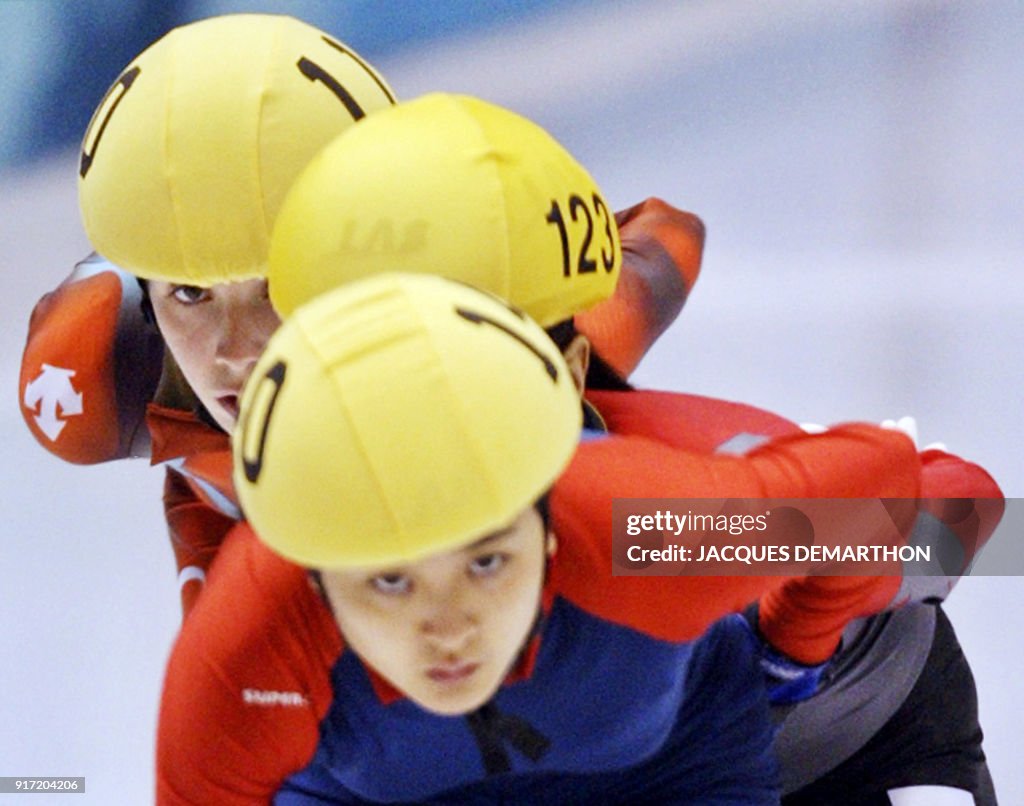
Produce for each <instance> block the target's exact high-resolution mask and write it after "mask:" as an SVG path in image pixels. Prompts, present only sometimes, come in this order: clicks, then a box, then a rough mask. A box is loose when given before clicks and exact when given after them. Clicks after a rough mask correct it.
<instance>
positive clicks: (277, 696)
mask: <svg viewBox="0 0 1024 806" xmlns="http://www.w3.org/2000/svg"><path fill="white" fill-rule="evenodd" d="M242 701H243V702H244V703H245V704H246V705H265V706H275V705H283V706H286V707H289V708H295V707H299V706H303V705H308V700H306V698H305V697H304V696H302V694H300V693H299V692H297V691H267V690H266V689H261V688H243V689H242Z"/></svg>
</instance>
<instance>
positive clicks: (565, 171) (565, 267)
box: [269, 93, 622, 327]
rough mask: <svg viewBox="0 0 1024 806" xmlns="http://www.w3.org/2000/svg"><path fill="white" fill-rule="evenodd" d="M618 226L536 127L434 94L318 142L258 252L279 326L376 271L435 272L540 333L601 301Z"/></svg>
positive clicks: (584, 178)
mask: <svg viewBox="0 0 1024 806" xmlns="http://www.w3.org/2000/svg"><path fill="white" fill-rule="evenodd" d="M621 261H622V249H621V246H620V244H619V235H618V228H617V227H616V224H615V218H614V216H613V214H612V211H611V209H610V208H609V207H608V204H607V203H606V201H605V199H604V196H603V195H602V194H601V191H600V189H599V188H598V186H597V184H596V183H595V182H594V180H593V179H592V178H591V176H590V174H589V173H587V171H586V170H585V169H584V168H583V166H582V165H580V164H579V163H578V162H577V161H576V160H575V159H574V158H573V157H572V155H570V154H569V153H568V152H567V151H566V150H565V149H564V148H563V147H562V146H561V145H560V144H559V143H558V142H557V141H556V140H555V139H554V138H553V137H551V136H550V135H549V134H548V133H547V132H546V131H544V130H543V129H542V128H541V127H540V126H538V125H536V124H535V123H533V122H531V121H529V120H527V119H526V118H523V117H522V116H520V115H517V114H516V113H514V112H511V111H509V110H507V109H504V108H502V107H499V106H495V105H494V104H490V103H487V102H485V101H481V100H479V99H476V98H471V97H468V96H462V95H451V94H445V93H433V94H430V95H425V96H422V97H420V98H417V99H415V100H413V101H409V102H406V103H401V104H398V105H397V106H395V107H392V108H391V109H387V110H384V111H382V112H381V113H378V114H375V115H372V116H371V117H369V118H367V119H366V120H364V121H362V122H361V123H360V124H359V125H358V126H354V127H352V128H350V129H348V130H347V131H345V132H344V133H343V134H341V135H340V136H338V137H337V138H336V139H335V140H334V141H333V142H331V143H330V144H329V145H328V146H327V147H326V148H325V149H324V150H323V151H322V152H321V153H320V154H319V155H317V157H315V158H314V159H313V161H312V162H311V163H310V164H309V165H308V166H307V167H306V168H305V169H304V170H303V172H302V173H301V175H300V176H299V178H298V180H296V182H295V184H294V185H293V186H292V189H291V190H290V191H289V192H288V195H287V197H286V199H285V202H284V205H283V206H282V208H281V213H280V215H279V216H278V219H277V222H276V224H275V227H274V233H273V237H272V240H271V247H270V274H269V286H270V296H271V300H272V302H273V303H274V307H275V308H277V310H278V311H279V313H281V315H282V316H286V315H288V313H289V312H291V311H292V310H294V309H295V308H296V307H297V306H299V305H301V304H302V303H304V302H305V301H307V300H309V299H311V298H312V297H314V296H316V295H317V294H319V293H322V292H323V291H326V290H327V289H329V288H333V287H335V286H338V285H341V284H343V283H346V282H349V281H351V280H355V279H358V278H360V277H366V276H369V275H373V274H378V273H380V272H387V271H399V272H415V273H426V274H439V275H442V276H445V277H450V278H453V279H457V280H460V281H462V282H465V283H469V284H470V285H473V286H476V287H478V288H482V289H484V290H486V291H489V292H491V293H493V294H496V295H497V296H499V297H501V298H502V299H505V300H508V301H509V302H510V303H512V304H513V305H516V306H518V307H519V308H522V309H523V310H524V311H526V313H528V314H529V315H530V316H531V317H533V318H534V319H535V320H536V321H537V322H538V323H539V324H540V325H541V326H542V327H549V326H551V325H553V324H555V323H556V322H559V321H562V320H564V319H568V318H569V317H570V316H572V315H573V314H575V313H577V312H579V311H581V310H584V309H586V308H588V307H590V306H591V305H594V304H595V303H597V302H599V301H601V300H603V299H605V298H607V297H609V296H610V295H611V294H612V292H613V291H614V289H615V283H616V281H617V280H618V276H619V269H620V266H621Z"/></svg>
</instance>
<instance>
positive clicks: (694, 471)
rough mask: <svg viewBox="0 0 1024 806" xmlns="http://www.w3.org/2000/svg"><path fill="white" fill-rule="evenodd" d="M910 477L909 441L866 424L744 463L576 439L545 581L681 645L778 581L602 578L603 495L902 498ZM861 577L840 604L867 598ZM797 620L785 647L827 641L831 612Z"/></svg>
mask: <svg viewBox="0 0 1024 806" xmlns="http://www.w3.org/2000/svg"><path fill="white" fill-rule="evenodd" d="M919 481H920V463H919V460H918V456H917V453H916V451H915V450H914V447H913V443H912V442H911V441H910V440H909V439H908V438H906V437H905V436H904V435H902V434H899V433H896V432H892V431H885V430H883V429H880V428H875V427H873V426H868V425H846V426H840V427H836V428H833V429H831V430H829V431H827V432H826V433H824V434H820V435H814V436H811V435H805V434H800V435H793V436H791V437H782V438H779V439H776V440H774V441H772V442H770V443H768V444H767V445H765V446H764V447H762V448H759V449H757V450H755V451H753V452H752V453H750V454H748V455H746V456H725V455H717V456H704V455H697V454H692V453H688V452H685V451H680V450H677V449H673V448H671V447H668V446H665V445H662V444H658V443H654V442H651V441H649V440H645V439H640V438H636V437H615V436H612V437H609V438H607V439H601V440H596V441H593V442H588V443H585V444H583V445H581V446H580V448H579V450H578V451H577V454H576V456H575V457H574V458H573V461H572V462H571V463H570V466H569V468H568V470H567V471H566V473H565V474H564V475H563V476H562V477H561V478H560V479H559V481H558V482H557V483H556V485H555V489H554V492H553V494H552V519H553V526H554V529H555V533H556V535H557V536H558V538H559V546H560V548H559V563H558V566H557V569H556V571H557V575H556V576H554V577H553V578H554V580H555V581H556V587H557V590H558V591H559V592H560V593H561V594H562V595H564V596H565V597H566V598H568V599H569V600H570V601H572V602H574V603H576V604H577V605H578V606H580V607H583V608H584V609H586V610H588V611H590V612H592V613H594V614H595V615H598V616H601V617H604V618H608V619H609V620H612V621H616V622H618V623H622V624H626V625H629V626H632V627H634V628H637V629H641V630H643V631H645V632H647V633H649V634H651V635H653V636H655V637H659V638H663V639H665V640H673V641H680V640H690V639H693V638H695V637H697V636H698V635H700V634H701V633H702V632H703V631H704V630H705V629H706V628H707V626H708V625H709V624H711V623H712V622H713V621H715V620H716V619H718V618H720V617H721V616H723V615H725V614H726V613H729V612H735V611H738V610H741V609H742V608H743V607H744V606H746V605H747V604H749V603H750V602H752V601H754V600H756V599H757V598H758V597H759V596H761V595H762V594H763V593H765V592H766V591H769V590H773V589H777V588H781V587H782V585H783V584H784V583H785V582H786V580H787V578H786V577H782V576H770V577H769V576H763V577H755V576H733V577H699V576H685V577H683V576H673V577H628V576H620V577H612V571H611V557H612V551H613V529H612V500H613V499H614V498H814V497H822V498H914V497H916V495H917V493H918V489H919ZM861 579H862V580H866V581H865V582H863V583H862V584H863V585H864V586H865V588H867V589H868V591H867V592H865V591H860V592H856V593H855V594H854V595H852V599H851V603H850V606H851V607H852V606H853V605H854V604H855V603H856V604H857V605H858V606H859V604H860V603H861V602H863V601H865V600H866V599H870V598H871V597H872V596H873V595H874V594H873V592H872V591H873V585H874V584H876V583H873V582H871V580H873V579H876V578H873V577H862V578H861ZM799 616H800V617H799V618H797V619H796V621H795V622H794V623H793V624H791V625H789V629H790V631H791V632H792V633H793V634H794V636H795V640H800V639H801V638H802V637H805V636H812V637H814V638H815V639H817V640H820V639H821V636H822V634H823V633H828V634H830V635H834V637H835V640H836V641H838V637H839V633H840V632H841V629H842V627H841V626H838V627H837V625H836V624H835V620H834V614H833V613H832V612H828V613H824V614H820V613H818V612H817V611H816V610H815V609H814V608H813V607H810V608H803V609H801V610H800V613H799ZM851 617H852V616H851ZM833 647H834V644H833ZM830 651H831V650H830Z"/></svg>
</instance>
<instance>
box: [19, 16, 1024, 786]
mask: <svg viewBox="0 0 1024 806" xmlns="http://www.w3.org/2000/svg"><path fill="white" fill-rule="evenodd" d="M270 5H271V4H261V5H260V6H259V7H260V8H268V7H270ZM760 5H761V4H757V3H753V2H751V3H745V2H736V3H719V4H714V3H698V2H694V3H682V4H680V3H656V2H637V3H632V4H622V6H621V7H620V6H619V5H615V6H614V7H613V6H609V5H601V6H599V7H595V9H594V10H593V11H590V10H584V9H582V8H577V9H576V10H575V11H572V12H569V13H553V14H551V15H548V16H542V17H541V18H539V19H537V18H531V19H529V20H524V21H523V22H522V23H516V24H511V25H510V26H508V27H506V28H503V29H501V30H496V31H494V32H493V33H491V34H485V35H475V36H474V37H472V38H466V39H462V40H454V41H448V42H444V43H439V44H435V45H433V46H431V47H430V48H428V49H424V50H420V51H416V52H409V53H405V54H402V55H400V56H396V57H389V58H388V59H386V60H375V61H377V65H378V67H380V69H381V70H382V72H383V73H384V74H385V75H387V76H388V78H389V79H390V81H391V83H392V85H393V87H394V88H395V90H396V91H397V92H398V93H399V95H400V96H401V97H412V96H414V95H417V94H419V93H421V92H425V91H428V90H432V89H444V90H452V91H465V92H470V93H474V94H478V95H481V96H483V97H485V98H488V99H490V100H493V101H496V102H498V103H503V104H506V105H509V106H511V107H512V108H514V109H517V110H518V111H520V112H523V113H524V114H527V115H529V116H531V117H533V118H534V119H536V120H537V121H538V122H540V123H541V124H542V125H544V126H546V127H547V128H549V129H550V130H551V131H552V132H553V133H555V135H556V136H557V137H558V138H559V139H561V140H562V142H563V143H564V144H565V145H566V146H568V147H569V148H570V150H572V151H574V152H575V153H576V154H577V155H578V156H579V157H580V158H581V159H582V160H583V162H584V163H585V164H586V165H587V166H588V167H589V168H590V169H591V171H592V173H593V174H594V176H595V178H596V179H597V180H598V182H599V183H600V184H601V185H602V186H603V187H604V189H605V192H606V195H607V196H608V198H609V200H610V201H611V202H612V203H613V205H614V206H615V207H617V208H621V207H625V206H628V205H630V204H632V203H634V202H636V201H639V200H640V199H642V198H643V197H645V196H649V195H658V196H661V197H663V198H665V199H666V200H668V201H669V202H671V203H673V204H675V205H677V206H679V207H683V208H685V209H689V210H693V211H694V212H697V213H698V214H700V215H701V216H702V217H703V218H704V220H705V222H706V224H707V225H708V230H709V239H708V246H707V249H706V252H705V261H704V268H703V272H702V275H701V278H700V281H699V282H698V285H697V287H696V291H695V292H694V294H693V296H692V297H691V299H690V301H689V303H688V305H687V307H686V309H685V310H684V312H683V314H682V315H681V317H680V319H679V321H678V322H677V324H676V325H675V326H673V328H672V329H671V330H670V331H669V332H668V333H667V334H666V335H665V336H664V337H663V338H662V340H661V341H660V343H659V344H658V345H657V347H656V348H655V349H654V350H653V351H652V353H651V354H650V355H649V356H648V358H647V359H646V361H645V363H644V364H643V365H642V367H641V369H640V371H639V372H638V375H637V376H636V380H637V381H638V382H639V383H640V384H641V385H644V386H651V387H658V388H666V389H679V390H685V391H692V392H697V393H702V394H710V395H714V396H718V397H723V398H729V399H733V400H741V401H745V402H750V403H755V404H758V405H760V406H763V407H765V408H768V409H771V410H774V411H777V412H779V413H781V414H784V415H786V416H789V417H791V418H793V419H795V420H799V421H813V422H820V423H830V422H839V421H843V420H850V419H863V420H868V421H878V420H882V419H885V418H892V417H899V416H902V415H904V414H912V415H914V416H915V417H916V418H917V421H918V425H919V428H920V433H921V437H922V439H923V440H924V441H925V442H929V441H933V440H941V441H943V442H945V443H946V444H947V445H948V446H949V448H950V450H951V451H953V452H955V453H959V454H961V455H963V456H965V457H967V458H971V459H973V460H975V461H977V462H979V463H980V464H982V465H983V466H985V467H986V468H987V469H989V470H990V472H992V474H993V475H994V476H995V477H996V479H997V480H998V481H999V482H1000V484H1001V485H1002V487H1003V489H1004V491H1005V493H1006V494H1007V496H1009V497H1021V496H1022V495H1024V460H1022V459H1021V445H1022V444H1024V425H1022V419H1024V417H1022V403H1021V401H1022V399H1024V370H1022V358H1024V317H1022V315H1021V311H1022V309H1024V279H1021V266H1022V262H1024V261H1022V257H1024V228H1022V227H1021V221H1022V220H1024V209H1022V198H1021V193H1020V179H1021V176H1022V175H1024V170H1022V169H1024V165H1022V160H1021V151H1020V148H1019V146H1018V145H1017V144H1019V143H1020V142H1021V139H1022V135H1024V119H1022V118H1024V104H1022V103H1021V100H1022V99H1021V88H1022V87H1024V56H1022V55H1021V51H1020V48H1019V42H1020V41H1021V39H1022V38H1024V18H1022V15H1021V13H1020V12H1019V11H1016V10H1015V6H1014V4H1011V3H991V4H986V5H985V8H984V10H966V9H963V8H959V7H958V6H956V5H953V4H945V3H924V2H910V1H909V0H904V1H903V2H896V3H888V4H882V3H864V4H858V11H856V12H850V11H846V10H845V9H846V4H839V3H831V2H824V3H818V4H798V3H780V4H778V5H775V7H774V10H773V13H772V14H771V15H768V14H767V13H766V12H765V11H764V10H763V9H761V7H760ZM773 5H774V4H773ZM812 7H813V9H814V10H811V8H812ZM353 43H354V44H355V45H356V46H358V39H357V38H353ZM364 55H365V56H367V57H368V58H370V59H371V60H374V54H373V53H364ZM470 65H471V66H472V69H469V67H470ZM75 168H76V154H74V153H66V154H62V155H60V156H58V157H55V158H54V159H52V160H50V161H48V162H46V163H44V164H41V165H39V166H38V167H36V168H35V169H33V170H32V171H31V172H9V173H7V174H4V175H2V176H0V181H2V197H0V232H2V236H3V237H2V240H0V244H2V251H0V261H2V265H0V283H2V286H0V288H2V294H0V316H2V318H0V322H2V323H3V324H2V327H0V373H2V376H0V377H2V383H3V385H4V386H5V387H6V388H7V389H8V395H9V397H8V401H9V405H8V406H6V407H3V408H0V429H2V444H3V446H4V448H3V450H4V454H3V455H4V462H3V464H2V467H3V470H2V471H0V472H2V474H3V476H2V479H0V511H2V512H3V515H4V525H3V527H0V529H2V534H0V537H2V539H0V569H2V581H0V591H2V593H0V625H2V633H0V634H2V636H3V639H4V646H5V654H6V655H7V660H6V662H5V663H4V664H2V665H0V718H2V721H3V723H4V728H3V730H2V732H0V775H52V776H57V775H74V776H83V775H84V776H85V777H86V779H87V792H86V795H85V796H84V798H78V799H74V800H72V801H70V802H73V803H83V802H84V803H95V804H111V803H126V804H136V803H139V804H141V803H146V802H149V801H150V800H151V793H152V786H153V784H152V758H153V736H154V721H155V716H156V707H157V701H158V694H159V685H160V677H161V673H162V668H163V664H164V661H165V659H166V656H167V652H168V650H169V647H170V643H171V641H172V638H173V635H174V632H175V630H176V628H177V623H178V601H177V591H176V586H175V579H174V573H173V567H174V566H173V558H172V556H171V551H170V548H169V546H168V544H167V540H166V537H165V531H164V527H163V525H162V517H161V510H160V502H159V498H160V488H161V481H162V478H161V473H160V472H159V471H157V470H154V469H151V468H149V467H148V466H147V465H146V464H145V463H144V462H139V461H135V462H120V463H114V464H111V465H107V466H99V467H75V466H71V465H66V464H63V463H61V462H59V461H58V460H56V459H53V458H52V457H51V456H50V455H49V454H47V453H46V452H45V451H43V450H42V449H41V448H40V447H39V446H38V445H37V444H36V443H35V442H34V441H33V440H32V438H31V437H30V436H29V434H28V432H27V429H26V428H25V427H24V425H23V424H22V421H21V417H20V415H19V413H18V412H17V411H16V409H15V405H14V404H15V400H14V396H15V389H16V377H17V369H18V365H19V358H20V352H21V348H22V346H23V343H24V336H25V331H26V327H27V322H28V315H29V312H30V310H31V307H32V305H33V304H34V302H35V300H36V299H38V297H39V296H40V295H41V294H42V293H44V292H45V291H47V290H48V289H50V288H52V287H53V286H54V285H56V284H57V283H58V282H59V281H60V280H61V279H62V278H63V277H64V276H65V274H66V273H67V272H68V271H69V270H70V268H71V266H72V264H73V263H74V262H75V261H76V260H77V259H79V258H80V257H82V256H83V255H84V254H85V253H86V252H87V251H88V248H87V245H86V242H85V238H84V235H83V233H82V231H81V226H80V224H79V221H78V214H77V207H76V200H75V176H76V174H75ZM1022 537H1024V536H1021V535H1011V534H1003V535H1001V536H1000V539H1002V540H1020V539H1021V538H1022ZM1022 593H1024V584H1022V580H1021V578H1020V577H983V578H968V579H965V580H964V581H962V582H961V584H960V586H959V587H958V588H957V590H956V591H954V593H953V595H952V597H951V599H950V601H949V603H948V610H949V613H950V615H951V618H952V620H953V622H954V625H955V626H956V628H957V631H958V634H959V636H960V638H961V641H962V643H963V645H964V647H965V651H966V653H967V655H968V658H969V659H970V660H971V663H972V666H973V668H974V671H975V675H976V678H977V681H978V688H979V695H980V700H981V715H982V724H983V726H984V728H985V731H986V735H987V739H986V745H985V746H986V750H987V752H988V754H989V757H990V762H991V766H992V770H993V774H994V776H995V780H996V786H997V790H998V792H999V794H1000V796H1001V802H1003V803H1006V804H1017V803H1024V774H1022V773H1021V772H1020V765H1019V761H1018V758H1017V752H1016V750H1017V746H1018V742H1019V737H1020V732H1021V727H1020V726H1021V719H1022V717H1024V684H1022V683H1021V682H1020V679H1021V675H1020V667H1021V665H1022V664H1024V652H1022V650H1021V646H1020V636H1021V635H1022V634H1024V603H1022V598H1024V597H1022ZM11 797H13V796H4V795H0V802H6V801H7V800H8V799H10V798H11ZM51 801H52V802H56V803H66V802H68V801H66V800H65V799H64V796H60V797H59V798H58V797H51V796H36V797H35V798H34V799H33V800H32V801H31V802H32V803H47V802H51Z"/></svg>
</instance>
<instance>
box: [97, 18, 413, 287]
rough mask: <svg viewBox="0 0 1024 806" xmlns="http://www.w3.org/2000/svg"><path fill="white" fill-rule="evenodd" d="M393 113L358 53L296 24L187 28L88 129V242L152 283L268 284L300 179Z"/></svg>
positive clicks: (128, 71) (123, 81)
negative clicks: (339, 144) (330, 146)
mask: <svg viewBox="0 0 1024 806" xmlns="http://www.w3.org/2000/svg"><path fill="white" fill-rule="evenodd" d="M393 103H394V97H393V95H392V93H391V90H390V89H389V88H388V86H387V84H385V82H384V80H383V79H382V78H381V77H380V75H378V74H377V72H376V71H375V70H374V69H373V68H372V67H370V66H369V65H368V64H367V63H366V62H365V61H363V60H362V59H361V58H360V57H359V55H358V54H356V53H355V52H354V51H352V50H351V49H350V48H348V47H347V46H345V45H344V44H342V43H341V42H338V41H336V40H334V39H333V38H331V37H329V36H328V35H326V34H325V33H323V32H322V31H320V30H318V29H316V28H314V27H312V26H310V25H307V24H306V23H303V22H300V21H299V20H296V19H293V18H291V17H285V16H278V15H269V14H229V15H224V16H219V17H211V18H208V19H205V20H201V21H199V22H195V23H191V24H189V25H184V26H182V27H180V28H176V29H174V30H172V31H171V32H170V33H168V34H167V35H166V36H164V37H163V38H162V39H160V40H158V41H157V42H155V43H154V44H152V45H151V46H150V47H148V48H147V49H146V50H145V51H143V52H142V53H141V54H140V55H139V56H138V57H137V58H136V59H135V60H134V61H133V62H132V63H131V64H130V65H128V67H127V68H125V70H124V72H123V73H122V74H121V76H120V77H119V78H118V79H117V81H115V82H114V84H113V86H112V87H111V88H110V90H109V91H108V92H107V94H106V95H105V96H104V97H103V99H102V100H101V101H100V103H99V105H98V107H97V108H96V111H95V112H94V114H93V118H92V121H91V122H90V124H89V127H88V129H87V130H86V133H85V138H84V140H83V143H82V153H81V162H80V168H79V183H78V193H79V206H80V209H81V213H82V219H83V223H84V225H85V231H86V234H87V235H88V237H89V240H90V241H91V242H92V244H93V246H94V248H95V249H96V250H97V251H98V252H99V253H100V254H102V255H103V256H104V257H106V258H108V259H109V260H111V261H113V262H114V263H116V264H118V265H119V266H122V267H123V268H125V269H127V270H129V271H131V272H134V273H135V274H137V275H139V276H141V277H145V278H149V279H157V280H167V281H170V282H178V283H186V284H191V285H200V286H209V285H214V284H216V283H221V282H228V281H235V280H245V279H249V278H252V277H260V276H265V274H266V270H267V252H268V249H269V242H270V232H271V228H272V226H273V222H274V218H275V216H276V215H277V212H278V210H279V209H280V206H281V203H282V201H283V199H284V195H285V192H286V191H287V189H288V187H289V186H290V184H291V183H292V181H293V180H294V179H295V177H296V176H297V175H298V173H299V171H300V170H301V169H302V168H303V167H305V165H306V163H307V162H308V161H309V160H310V158H312V157H313V155H314V154H316V153H317V152H318V151H319V150H320V149H321V148H322V147H323V146H324V145H325V144H326V143H327V142H329V141H330V140H332V139H333V138H334V137H335V136H336V135H337V134H339V133H340V132H341V131H343V130H344V129H346V128H348V127H349V126H350V125H351V124H352V123H353V122H355V121H356V120H359V119H361V118H362V117H363V116H364V115H366V114H367V113H369V112H372V111H375V110H378V109H381V108H384V107H387V106H390V105H391V104H393Z"/></svg>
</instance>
